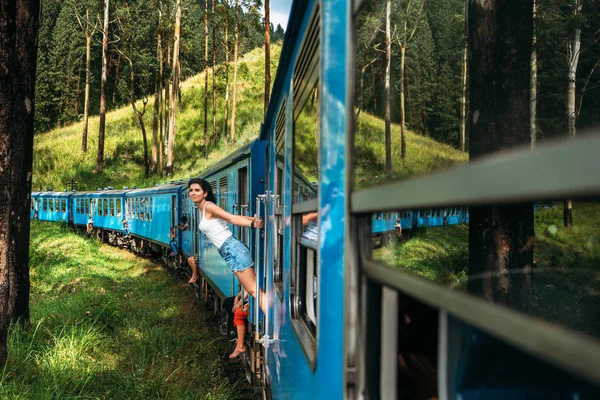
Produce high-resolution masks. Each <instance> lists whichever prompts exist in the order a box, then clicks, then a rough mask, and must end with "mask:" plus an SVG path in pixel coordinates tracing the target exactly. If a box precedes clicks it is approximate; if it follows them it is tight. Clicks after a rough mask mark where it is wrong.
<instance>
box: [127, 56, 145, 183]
mask: <svg viewBox="0 0 600 400" xmlns="http://www.w3.org/2000/svg"><path fill="white" fill-rule="evenodd" d="M129 71H130V74H129V79H130V87H129V101H130V102H131V108H133V112H134V114H135V116H136V117H137V119H138V122H139V124H140V128H141V129H142V140H143V143H144V167H145V168H144V177H146V178H148V177H149V176H150V160H149V159H148V137H147V136H146V125H144V114H145V113H146V104H147V103H148V100H147V99H146V98H145V97H144V100H142V102H143V106H144V107H143V108H142V111H139V110H138V109H137V107H136V105H135V74H134V72H133V71H134V70H133V62H132V60H131V58H129Z"/></svg>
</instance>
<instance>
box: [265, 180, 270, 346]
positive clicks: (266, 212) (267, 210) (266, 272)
mask: <svg viewBox="0 0 600 400" xmlns="http://www.w3.org/2000/svg"><path fill="white" fill-rule="evenodd" d="M269 195H270V192H269V191H268V190H267V192H266V193H265V197H264V201H265V222H264V224H263V227H264V228H263V229H264V232H265V233H264V235H265V237H264V240H263V261H264V262H263V267H264V270H265V274H264V275H265V278H266V283H265V296H267V299H266V300H267V301H266V304H267V311H266V313H265V323H264V326H263V328H264V334H263V336H264V341H263V346H264V347H265V348H268V347H269V320H270V318H269V316H270V313H269V296H270V293H271V287H270V285H269V284H270V282H271V280H270V279H269V268H268V266H267V259H268V258H267V242H268V240H267V231H268V229H267V220H268V217H269ZM265 357H266V353H265Z"/></svg>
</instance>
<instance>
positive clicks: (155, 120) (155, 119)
mask: <svg viewBox="0 0 600 400" xmlns="http://www.w3.org/2000/svg"><path fill="white" fill-rule="evenodd" d="M160 25H161V12H160V10H159V11H158V26H157V29H156V58H157V59H158V63H159V73H158V74H157V76H156V84H155V90H156V93H155V94H154V110H153V114H152V164H151V168H152V173H153V174H156V172H157V171H158V151H159V144H158V132H159V129H160V128H159V125H160V122H161V121H160V120H161V118H160V110H161V104H160V103H161V98H162V90H161V80H162V57H161V51H162V50H161V48H160ZM161 136H162V135H161Z"/></svg>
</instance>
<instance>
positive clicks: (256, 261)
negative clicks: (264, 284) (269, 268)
mask: <svg viewBox="0 0 600 400" xmlns="http://www.w3.org/2000/svg"><path fill="white" fill-rule="evenodd" d="M260 200H261V195H258V196H256V215H257V217H258V218H259V219H260ZM254 232H255V233H254V265H255V266H256V291H255V294H254V324H255V328H254V339H255V340H259V339H260V332H259V331H258V318H259V315H260V314H259V309H260V279H259V277H260V228H258V227H257V228H254Z"/></svg>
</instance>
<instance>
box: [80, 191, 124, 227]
mask: <svg viewBox="0 0 600 400" xmlns="http://www.w3.org/2000/svg"><path fill="white" fill-rule="evenodd" d="M126 192H127V190H112V189H106V190H97V191H95V192H78V193H74V194H73V196H72V207H73V223H74V224H75V225H78V226H82V225H86V224H87V223H88V221H89V219H90V218H91V219H92V225H93V227H94V228H96V229H104V230H108V231H116V232H121V231H122V230H123V219H124V214H125V193H126Z"/></svg>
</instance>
